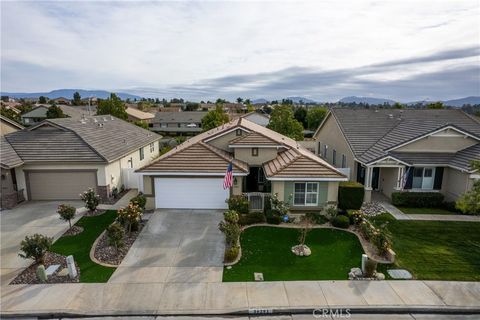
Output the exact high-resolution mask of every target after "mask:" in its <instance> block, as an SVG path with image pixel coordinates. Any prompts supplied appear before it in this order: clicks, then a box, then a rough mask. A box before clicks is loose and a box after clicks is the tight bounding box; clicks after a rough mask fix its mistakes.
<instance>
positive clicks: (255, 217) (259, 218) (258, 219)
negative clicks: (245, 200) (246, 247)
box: [238, 212, 265, 226]
mask: <svg viewBox="0 0 480 320" xmlns="http://www.w3.org/2000/svg"><path fill="white" fill-rule="evenodd" d="M263 222H265V215H264V214H263V213H262V212H251V213H249V214H242V215H241V216H240V219H239V220H238V224H240V225H241V226H246V225H249V224H255V223H263Z"/></svg>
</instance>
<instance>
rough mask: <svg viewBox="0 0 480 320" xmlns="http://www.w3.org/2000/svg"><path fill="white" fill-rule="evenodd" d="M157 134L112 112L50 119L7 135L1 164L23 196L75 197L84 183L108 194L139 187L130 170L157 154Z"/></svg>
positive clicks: (145, 163)
mask: <svg viewBox="0 0 480 320" xmlns="http://www.w3.org/2000/svg"><path fill="white" fill-rule="evenodd" d="M160 139H161V136H159V135H157V134H155V133H153V132H150V131H148V130H145V129H142V128H140V127H138V126H136V125H133V124H131V123H129V122H126V121H123V120H120V119H118V118H115V117H112V116H92V117H85V118H82V119H73V118H61V119H48V120H45V121H43V122H41V123H39V124H37V125H34V126H31V127H29V128H27V129H25V130H22V131H18V132H14V133H10V134H7V135H5V136H4V139H3V138H2V159H1V165H2V168H5V169H6V170H10V171H9V172H10V173H11V175H12V181H13V182H11V183H12V184H13V185H12V188H13V189H15V190H18V191H19V192H20V193H22V194H23V195H24V196H25V198H26V199H27V200H78V199H79V194H80V193H81V192H83V191H85V190H87V189H88V188H94V189H96V191H97V192H98V194H99V195H100V196H101V197H102V198H108V197H110V195H111V191H112V189H113V188H114V187H117V188H120V187H121V186H122V185H125V186H126V187H134V188H136V187H138V182H139V181H138V179H132V177H133V176H134V170H135V169H137V168H140V167H142V166H145V165H147V164H149V163H150V162H151V161H152V160H153V159H154V158H155V157H158V155H159V149H160V142H159V140H160ZM4 150H6V152H8V155H9V156H8V157H4V156H3V155H4ZM11 169H14V170H11ZM2 173H3V171H2Z"/></svg>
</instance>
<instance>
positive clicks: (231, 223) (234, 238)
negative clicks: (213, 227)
mask: <svg viewBox="0 0 480 320" xmlns="http://www.w3.org/2000/svg"><path fill="white" fill-rule="evenodd" d="M223 217H224V219H225V221H221V222H220V223H219V224H218V229H220V231H222V232H223V233H224V234H225V240H226V241H227V244H228V245H229V246H230V247H234V246H236V245H237V244H238V238H239V237H240V233H241V230H240V225H239V224H238V220H239V216H238V213H237V212H236V211H234V210H228V211H226V212H225V213H224V214H223Z"/></svg>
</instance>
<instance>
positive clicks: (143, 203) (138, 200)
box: [130, 192, 147, 211]
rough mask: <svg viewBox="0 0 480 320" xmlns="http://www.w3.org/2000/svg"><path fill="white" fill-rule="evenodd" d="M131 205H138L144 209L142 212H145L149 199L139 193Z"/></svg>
mask: <svg viewBox="0 0 480 320" xmlns="http://www.w3.org/2000/svg"><path fill="white" fill-rule="evenodd" d="M130 202H131V203H133V204H136V205H138V206H139V207H140V209H142V211H144V210H145V206H146V205H147V197H145V195H144V194H143V193H142V192H139V193H138V195H136V196H135V197H133V198H132V199H131V200H130Z"/></svg>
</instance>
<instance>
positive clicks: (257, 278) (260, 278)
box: [253, 272, 263, 281]
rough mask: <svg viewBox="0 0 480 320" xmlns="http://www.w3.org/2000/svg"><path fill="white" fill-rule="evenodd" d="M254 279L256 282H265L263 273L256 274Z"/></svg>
mask: <svg viewBox="0 0 480 320" xmlns="http://www.w3.org/2000/svg"><path fill="white" fill-rule="evenodd" d="M253 277H254V278H255V281H263V273H261V272H254V273H253Z"/></svg>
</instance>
